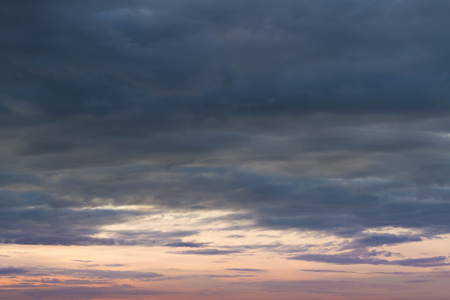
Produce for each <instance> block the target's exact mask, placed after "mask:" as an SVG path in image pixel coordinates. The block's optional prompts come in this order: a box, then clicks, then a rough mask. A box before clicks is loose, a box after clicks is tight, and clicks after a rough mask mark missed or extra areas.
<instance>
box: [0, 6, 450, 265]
mask: <svg viewBox="0 0 450 300" xmlns="http://www.w3.org/2000/svg"><path fill="white" fill-rule="evenodd" d="M448 8H449V4H448V3H447V2H446V1H440V0H435V1H426V3H422V2H420V1H394V2H393V1H385V0H383V1H377V2H376V3H375V2H374V3H365V2H361V1H356V0H350V1H336V2H333V4H330V3H329V2H328V1H322V0H319V1H291V0H286V1H281V2H277V3H275V2H273V3H272V2H264V3H263V2H261V3H260V2H258V4H257V5H256V4H255V2H253V1H244V2H242V1H235V0H233V1H226V3H225V2H223V1H211V2H210V3H209V4H208V5H206V4H205V2H204V1H202V0H194V1H189V4H187V3H183V2H172V1H166V2H158V1H156V2H155V1H153V2H142V1H126V2H125V1H103V0H101V1H96V3H95V4H86V3H85V2H74V1H57V2H51V3H48V4H47V5H46V6H45V7H43V6H42V5H41V4H39V3H27V4H26V6H25V4H23V3H2V4H0V14H1V15H0V19H1V20H2V28H3V30H2V34H1V36H0V40H1V43H0V54H1V55H2V57H3V58H4V61H5V64H4V66H3V70H4V73H3V74H2V75H0V90H1V91H2V97H1V100H0V116H1V118H0V124H1V128H2V130H1V131H0V141H1V143H2V148H1V150H0V166H1V167H0V199H1V201H0V229H1V234H0V240H2V241H3V243H17V244H28V245H32V244H33V245H85V246H92V245H166V246H170V247H191V248H201V247H202V246H203V245H202V244H201V243H199V242H187V241H181V240H179V239H180V238H182V237H186V236H190V235H194V234H196V233H197V232H196V231H191V230H186V231H180V232H157V231H147V232H142V231H123V232H115V233H114V234H115V236H114V238H111V239H109V238H108V239H105V238H95V237H94V236H96V235H97V234H99V233H100V232H102V231H103V230H104V228H105V226H107V225H113V224H120V223H124V222H127V221H129V220H131V219H133V218H136V217H143V216H145V215H152V213H154V212H152V211H145V212H143V211H139V210H138V209H136V210H129V209H128V210H127V209H124V207H125V206H132V205H150V206H153V207H156V208H155V210H163V211H164V210H178V211H183V212H191V211H208V210H218V209H224V210H234V211H239V212H240V215H239V216H240V217H241V218H242V219H245V220H247V221H248V222H247V224H248V225H246V226H247V227H252V228H266V229H267V228H268V229H282V230H284V229H296V230H307V231H321V232H325V233H327V234H330V235H335V236H338V237H352V236H353V237H355V239H353V241H351V242H350V243H349V244H348V245H347V247H349V248H348V249H359V248H365V247H380V246H389V245H395V244H400V243H410V242H418V241H421V240H422V239H424V238H425V237H433V236H435V235H437V234H442V233H449V232H450V226H449V222H448V213H449V212H450V203H449V202H448V200H447V199H448V196H449V188H448V187H449V186H450V181H449V176H448V173H449V170H450V164H449V161H448V151H449V149H450V140H449V136H448V132H449V129H450V122H449V121H448V120H449V118H448V116H449V114H450V105H449V102H448V101H447V100H446V99H447V96H448V88H447V77H448V76H447V75H448V67H449V65H448V63H447V62H448V61H450V60H449V59H448V58H449V53H450V51H449V49H450V44H449V43H448V42H447V40H448V39H447V36H448V32H447V31H448V30H447V29H446V28H448V26H447V25H450V24H449V22H450V21H449V20H448V18H447V16H446V15H445V14H444V13H443V12H445V11H447V9H448ZM180 49H183V51H180ZM105 206H108V207H110V208H109V209H105V208H104V207H105ZM229 217H230V218H232V217H233V216H229ZM384 227H395V228H409V229H415V230H416V231H420V232H421V233H420V234H414V235H412V234H411V235H401V234H396V235H392V234H378V235H364V234H363V233H364V232H365V231H366V229H368V228H384ZM235 228H236V227H235ZM108 233H111V232H108ZM243 236H244V235H242V234H232V235H229V237H233V238H236V239H238V238H242V237H243ZM221 251H228V250H218V249H201V250H192V251H185V252H181V253H183V254H199V255H200V254H203V255H214V254H226V253H231V252H221ZM305 255H306V254H305ZM309 255H313V256H304V257H303V258H308V259H311V260H313V259H315V260H322V261H327V260H330V261H334V262H338V263H363V262H364V263H366V262H369V263H372V264H385V260H384V259H377V258H360V257H357V256H356V257H353V256H352V257H347V256H342V255H339V256H336V257H333V256H314V255H316V254H309ZM317 255H318V254H317ZM408 263H411V264H420V262H419V261H412V262H411V261H410V262H408V261H404V262H400V261H398V262H397V264H408ZM429 263H430V264H433V263H435V264H439V261H434V262H433V261H430V262H429ZM422 264H427V262H423V263H422Z"/></svg>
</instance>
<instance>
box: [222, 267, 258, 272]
mask: <svg viewBox="0 0 450 300" xmlns="http://www.w3.org/2000/svg"><path fill="white" fill-rule="evenodd" d="M227 271H236V272H266V270H263V269H252V268H228V269H227Z"/></svg>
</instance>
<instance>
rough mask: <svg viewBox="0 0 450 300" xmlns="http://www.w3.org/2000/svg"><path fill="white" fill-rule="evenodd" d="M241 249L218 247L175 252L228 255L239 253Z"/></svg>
mask: <svg viewBox="0 0 450 300" xmlns="http://www.w3.org/2000/svg"><path fill="white" fill-rule="evenodd" d="M241 252H242V251H241V250H219V249H203V250H186V251H179V252H176V253H177V254H195V255H228V254H235V253H241Z"/></svg>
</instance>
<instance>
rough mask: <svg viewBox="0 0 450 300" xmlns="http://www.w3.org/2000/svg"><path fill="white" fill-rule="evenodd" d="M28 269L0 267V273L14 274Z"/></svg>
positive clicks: (23, 272) (25, 271) (22, 272)
mask: <svg viewBox="0 0 450 300" xmlns="http://www.w3.org/2000/svg"><path fill="white" fill-rule="evenodd" d="M27 272H28V271H27V270H26V269H22V268H12V267H9V268H0V274H2V275H9V274H11V275H14V274H25V273H27Z"/></svg>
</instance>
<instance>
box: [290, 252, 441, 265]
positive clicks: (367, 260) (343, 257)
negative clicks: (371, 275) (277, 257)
mask: <svg viewBox="0 0 450 300" xmlns="http://www.w3.org/2000/svg"><path fill="white" fill-rule="evenodd" d="M290 259H294V260H304V261H314V262H322V263H331V264H337V265H358V264H370V265H397V266H409V267H438V266H447V265H449V263H447V258H446V257H445V256H435V257H426V258H410V259H400V260H386V259H380V258H372V257H367V256H356V255H354V254H352V253H350V254H349V253H339V254H301V255H296V256H293V257H290Z"/></svg>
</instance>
